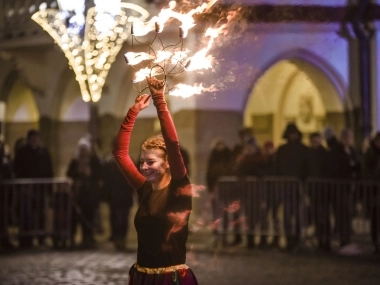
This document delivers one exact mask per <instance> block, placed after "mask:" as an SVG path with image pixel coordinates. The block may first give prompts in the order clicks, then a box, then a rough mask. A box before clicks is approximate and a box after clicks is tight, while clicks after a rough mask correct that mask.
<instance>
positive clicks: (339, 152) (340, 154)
mask: <svg viewBox="0 0 380 285" xmlns="http://www.w3.org/2000/svg"><path fill="white" fill-rule="evenodd" d="M327 176H328V177H330V178H334V179H340V180H351V179H359V178H360V177H361V161H360V157H359V152H358V151H357V150H356V149H355V148H354V147H353V133H352V131H351V130H349V129H343V130H342V132H341V135H340V140H339V143H338V144H336V145H335V147H333V148H332V149H331V151H330V153H329V157H328V163H327ZM333 194H334V197H333V201H332V202H333V210H334V216H335V227H336V231H337V233H338V234H339V237H340V246H342V247H343V246H345V245H347V244H349V243H350V242H351V222H352V209H353V205H352V203H353V202H352V194H353V193H352V189H350V187H349V186H347V188H346V189H339V191H335V192H334V193H333Z"/></svg>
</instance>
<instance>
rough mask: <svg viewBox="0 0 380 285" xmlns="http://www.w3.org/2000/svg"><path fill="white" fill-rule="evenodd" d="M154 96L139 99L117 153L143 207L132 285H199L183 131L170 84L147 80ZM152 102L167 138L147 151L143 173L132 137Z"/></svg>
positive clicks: (152, 141)
mask: <svg viewBox="0 0 380 285" xmlns="http://www.w3.org/2000/svg"><path fill="white" fill-rule="evenodd" d="M146 80H147V82H148V86H149V89H150V92H151V97H150V96H149V95H148V94H144V95H141V96H138V97H137V98H136V101H135V104H134V105H133V106H132V107H131V108H130V109H129V110H128V113H127V115H126V117H125V119H124V121H123V123H122V125H121V128H120V130H119V133H118V135H117V139H116V144H115V147H114V151H113V154H114V156H115V158H116V161H117V162H118V164H119V167H120V169H121V170H122V172H123V173H124V176H125V177H126V179H127V180H128V182H129V183H130V185H131V186H132V187H133V188H134V189H135V190H136V191H137V194H138V196H139V201H140V205H139V208H138V210H137V212H136V216H135V220H134V222H135V227H136V230H137V236H138V251H137V262H136V263H135V264H134V265H133V266H132V267H131V269H130V271H129V283H128V284H131V285H142V284H151V285H169V284H181V285H197V284H198V282H197V280H196V277H195V275H194V273H193V271H192V270H191V269H190V268H189V267H188V266H187V265H186V264H185V262H186V241H187V237H188V221H189V216H190V212H191V209H192V194H191V191H190V190H191V185H190V181H189V178H188V176H187V172H186V168H185V164H184V162H183V158H182V155H181V152H180V147H179V142H178V137H177V132H176V130H175V127H174V124H173V121H172V118H171V115H170V113H169V110H168V108H167V105H166V101H165V96H164V90H165V84H164V82H163V81H161V80H157V79H156V78H154V77H153V78H147V79H146ZM151 98H152V99H153V103H154V106H155V107H156V109H157V115H158V119H159V121H160V126H161V131H162V136H154V137H151V138H149V139H147V140H146V141H145V142H144V143H143V145H142V147H141V155H140V172H139V171H138V169H137V168H136V166H135V165H134V163H133V161H132V159H131V157H130V155H129V145H130V137H131V132H132V129H133V125H134V122H135V120H136V117H137V115H138V113H139V112H140V111H142V110H143V109H145V108H146V107H148V106H149V103H150V100H151Z"/></svg>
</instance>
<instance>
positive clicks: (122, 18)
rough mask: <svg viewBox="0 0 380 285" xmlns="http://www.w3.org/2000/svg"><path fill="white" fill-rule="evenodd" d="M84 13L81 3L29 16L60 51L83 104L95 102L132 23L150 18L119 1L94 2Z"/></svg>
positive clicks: (81, 0) (74, 1) (63, 3)
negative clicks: (85, 13)
mask: <svg viewBox="0 0 380 285" xmlns="http://www.w3.org/2000/svg"><path fill="white" fill-rule="evenodd" d="M95 4H96V6H95V7H92V8H90V9H88V11H87V15H86V17H85V16H84V15H83V13H84V0H71V1H59V7H60V10H56V9H46V7H42V9H41V7H40V11H38V12H36V13H35V14H33V15H32V19H33V20H34V21H35V22H36V23H37V24H39V25H40V26H41V27H42V28H43V29H44V30H45V31H46V32H47V33H48V34H49V35H50V36H51V37H52V38H53V40H54V42H55V43H56V44H57V45H58V46H59V47H60V48H61V50H62V51H63V53H64V54H65V56H66V58H67V59H68V61H69V65H70V67H71V68H72V69H73V71H74V73H75V79H76V80H77V81H78V83H79V87H80V90H81V94H82V98H83V100H84V101H85V102H98V101H99V100H100V98H101V94H102V90H103V87H104V83H105V81H106V77H107V75H108V72H109V70H110V68H111V65H112V63H113V62H114V61H115V58H116V56H117V54H118V53H119V51H120V49H121V47H122V45H123V43H124V42H125V40H126V39H127V38H128V34H129V30H130V26H131V24H132V22H135V21H144V20H146V19H147V18H148V17H149V13H148V11H146V10H145V9H143V8H142V7H140V6H138V5H135V4H131V3H124V2H120V0H107V1H104V0H103V1H100V0H97V1H95Z"/></svg>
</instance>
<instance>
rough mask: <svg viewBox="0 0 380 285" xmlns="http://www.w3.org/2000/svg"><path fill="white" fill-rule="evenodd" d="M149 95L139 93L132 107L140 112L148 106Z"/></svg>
mask: <svg viewBox="0 0 380 285" xmlns="http://www.w3.org/2000/svg"><path fill="white" fill-rule="evenodd" d="M149 103H150V96H149V95H148V94H141V95H139V96H137V98H136V100H135V105H133V109H135V110H136V111H138V112H140V111H141V110H144V109H145V108H146V107H148V106H149Z"/></svg>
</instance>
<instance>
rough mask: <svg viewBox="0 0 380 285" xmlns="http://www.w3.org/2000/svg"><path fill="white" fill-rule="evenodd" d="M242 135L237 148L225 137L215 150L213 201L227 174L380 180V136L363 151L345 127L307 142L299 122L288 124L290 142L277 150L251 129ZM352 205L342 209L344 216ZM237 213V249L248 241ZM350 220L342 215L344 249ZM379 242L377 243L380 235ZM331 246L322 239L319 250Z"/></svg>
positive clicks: (210, 170)
mask: <svg viewBox="0 0 380 285" xmlns="http://www.w3.org/2000/svg"><path fill="white" fill-rule="evenodd" d="M238 136H239V139H240V140H239V143H238V144H236V145H235V146H234V147H232V148H230V147H228V145H227V143H226V142H225V141H224V140H223V139H219V140H218V141H217V143H216V144H215V147H213V148H212V149H211V152H210V155H209V160H208V165H207V173H206V181H207V188H208V190H209V193H210V196H211V201H213V203H215V201H214V200H213V198H212V197H213V196H214V195H215V191H216V189H217V185H218V184H217V181H218V178H219V177H221V176H231V175H232V176H237V177H246V176H255V177H264V176H286V177H295V178H298V179H300V180H301V181H304V180H305V179H306V178H308V177H319V178H327V179H342V180H347V179H354V180H358V179H368V180H380V132H377V133H376V134H375V135H374V136H373V137H371V138H369V139H368V141H369V143H368V144H367V145H366V146H365V147H364V148H362V149H359V148H356V147H354V140H353V133H352V131H351V130H350V129H343V130H342V131H341V133H340V136H338V137H337V136H336V135H335V134H334V131H333V129H331V128H326V129H325V130H324V132H313V133H311V134H309V137H308V140H306V141H307V143H305V140H303V139H304V138H303V134H302V133H301V132H300V130H299V129H298V128H297V126H296V125H295V124H294V123H289V124H288V125H287V126H286V128H285V130H284V132H283V136H282V138H283V139H284V143H282V144H280V145H279V146H278V147H277V148H275V147H274V144H273V142H272V141H266V142H264V143H263V144H262V145H259V144H258V142H257V140H256V138H255V135H254V133H253V129H251V128H243V129H241V130H240V131H239V133H238ZM341 202H342V201H333V203H335V205H334V204H333V205H332V207H333V208H337V207H338V206H337V204H339V203H341ZM347 207H348V206H347V205H339V209H340V211H341V212H344V209H345V208H346V209H347ZM347 211H348V210H347ZM374 212H376V211H374ZM233 214H234V217H233V219H234V227H235V228H236V233H235V238H234V241H233V242H232V245H235V244H239V243H241V242H242V237H241V234H240V232H241V231H240V229H239V227H240V225H239V220H241V219H240V218H239V216H240V215H241V213H239V211H236V212H234V213H233ZM337 216H338V215H337ZM348 216H349V213H345V214H342V215H340V217H343V218H342V219H340V220H339V219H338V220H337V221H336V222H337V223H338V224H339V225H338V227H339V230H340V231H341V233H340V236H341V237H340V239H341V240H340V243H341V246H345V245H347V244H348V243H350V234H349V231H350V224H349V223H350V222H351V221H350V219H349V218H348ZM376 218H377V219H378V217H373V218H372V225H377V222H376V221H374V219H376ZM291 219H292V217H287V216H286V212H285V217H284V223H290V222H291ZM372 233H377V230H375V229H373V230H372ZM252 239H253V237H252V235H248V236H247V246H248V247H252V246H253V240H252ZM287 239H288V243H289V244H291V243H295V244H296V243H297V242H299V241H298V240H292V238H291V237H287ZM373 239H374V240H377V237H373ZM329 242H330V241H329V240H327V241H324V242H323V241H321V240H320V244H319V246H320V247H321V248H325V249H328V248H329V244H328V243H329ZM376 246H378V245H377V243H376ZM377 250H378V248H377Z"/></svg>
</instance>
